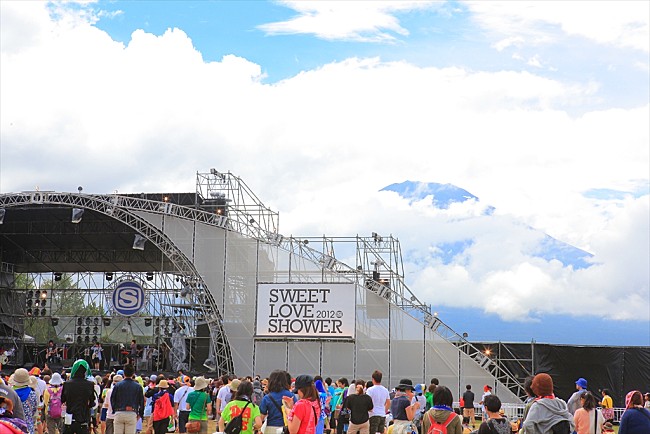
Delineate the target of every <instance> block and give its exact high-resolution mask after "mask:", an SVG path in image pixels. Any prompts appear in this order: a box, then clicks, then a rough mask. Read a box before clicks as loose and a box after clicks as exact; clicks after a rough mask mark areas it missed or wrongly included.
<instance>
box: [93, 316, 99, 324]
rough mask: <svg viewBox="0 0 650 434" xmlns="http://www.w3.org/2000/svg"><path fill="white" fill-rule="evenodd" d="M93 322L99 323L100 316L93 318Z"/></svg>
mask: <svg viewBox="0 0 650 434" xmlns="http://www.w3.org/2000/svg"><path fill="white" fill-rule="evenodd" d="M93 324H94V325H99V318H97V317H95V318H93Z"/></svg>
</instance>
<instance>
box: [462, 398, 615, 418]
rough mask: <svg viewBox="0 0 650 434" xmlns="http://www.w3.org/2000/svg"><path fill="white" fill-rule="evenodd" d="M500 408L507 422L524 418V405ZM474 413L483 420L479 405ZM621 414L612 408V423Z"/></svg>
mask: <svg viewBox="0 0 650 434" xmlns="http://www.w3.org/2000/svg"><path fill="white" fill-rule="evenodd" d="M454 408H458V409H460V403H458V402H454ZM501 408H502V409H503V411H504V413H505V414H504V415H505V416H506V417H507V418H508V420H510V421H516V420H518V419H522V418H523V417H524V408H526V405H525V404H508V403H502V404H501ZM598 408H600V407H598ZM474 412H475V414H476V417H477V418H483V408H482V407H481V406H480V405H475V406H474ZM623 412H625V408H616V407H615V408H614V423H619V422H620V421H621V417H623ZM461 414H462V410H461Z"/></svg>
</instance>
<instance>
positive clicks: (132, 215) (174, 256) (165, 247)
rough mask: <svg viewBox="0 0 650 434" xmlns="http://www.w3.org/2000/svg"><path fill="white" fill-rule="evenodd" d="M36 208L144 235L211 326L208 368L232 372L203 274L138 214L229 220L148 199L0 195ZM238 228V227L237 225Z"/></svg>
mask: <svg viewBox="0 0 650 434" xmlns="http://www.w3.org/2000/svg"><path fill="white" fill-rule="evenodd" d="M35 205H63V206H70V207H75V208H82V209H90V210H93V211H95V212H99V213H101V214H105V215H108V216H111V217H112V218H114V219H116V220H118V221H120V222H122V223H124V224H125V225H127V226H129V227H130V228H132V229H133V230H134V231H135V233H137V234H140V235H141V236H143V237H144V238H145V239H146V240H147V241H149V242H151V243H152V244H153V245H155V246H156V247H157V248H158V249H159V250H160V251H161V252H162V253H163V254H164V256H165V257H166V258H168V259H169V261H170V262H171V263H172V264H173V267H174V270H169V271H170V272H172V273H174V274H175V275H177V276H178V277H179V279H180V280H179V281H180V282H181V283H182V285H183V289H184V292H185V294H186V297H187V298H189V299H191V300H192V303H193V305H194V306H195V308H196V309H197V311H198V312H200V314H201V318H202V320H203V321H205V323H207V324H208V327H209V330H210V335H211V337H212V338H213V339H211V342H210V348H209V352H210V357H209V358H208V360H206V362H205V363H204V364H205V365H206V366H207V367H209V369H212V370H216V371H217V372H219V373H228V372H233V366H232V357H231V356H230V346H229V345H228V340H227V337H226V335H225V333H224V331H223V320H222V317H221V314H220V312H219V309H218V307H217V304H216V302H215V300H214V298H213V297H212V295H211V294H210V291H209V290H208V288H207V286H206V285H205V282H204V281H203V279H202V277H201V275H200V274H199V273H198V272H197V270H196V268H195V267H194V264H193V263H192V261H190V260H189V258H187V256H186V255H185V254H183V252H181V250H180V249H179V248H178V247H177V246H176V245H175V244H174V243H173V242H172V241H171V240H170V239H169V238H168V237H167V236H166V235H165V234H164V233H163V232H162V231H161V230H159V229H158V228H156V227H155V226H154V225H152V224H151V223H149V222H147V221H146V220H145V219H143V218H142V217H140V216H139V215H138V214H137V213H136V212H135V211H150V212H155V213H166V214H171V215H176V216H178V217H181V218H185V219H193V218H194V219H196V220H199V221H204V222H206V223H208V224H212V225H215V226H219V227H224V228H225V226H226V217H224V216H218V215H214V214H211V213H208V212H204V211H199V210H196V209H191V208H187V207H182V206H177V205H175V204H172V203H165V202H156V201H151V200H145V199H138V198H131V197H124V196H118V195H89V194H83V193H81V192H79V193H55V192H40V191H33V192H22V193H13V194H2V195H0V208H5V209H6V208H13V207H21V206H35ZM235 226H236V225H235Z"/></svg>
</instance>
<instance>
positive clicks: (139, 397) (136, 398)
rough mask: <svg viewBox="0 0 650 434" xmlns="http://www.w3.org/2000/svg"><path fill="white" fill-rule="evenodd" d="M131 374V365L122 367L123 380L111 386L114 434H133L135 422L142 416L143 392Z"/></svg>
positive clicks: (132, 370) (132, 371) (132, 372)
mask: <svg viewBox="0 0 650 434" xmlns="http://www.w3.org/2000/svg"><path fill="white" fill-rule="evenodd" d="M133 374H134V369H133V365H126V366H124V380H122V381H120V382H119V383H117V384H116V385H115V386H113V392H112V393H111V406H112V407H113V411H114V412H115V417H114V418H113V432H114V433H115V434H135V431H136V425H137V421H138V419H142V417H143V416H144V391H143V389H142V386H140V384H138V383H137V382H136V381H135V380H134V379H133Z"/></svg>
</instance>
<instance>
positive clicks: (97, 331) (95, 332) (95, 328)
mask: <svg viewBox="0 0 650 434" xmlns="http://www.w3.org/2000/svg"><path fill="white" fill-rule="evenodd" d="M97 333H99V327H97V326H95V327H93V334H94V335H96V334H97Z"/></svg>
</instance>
